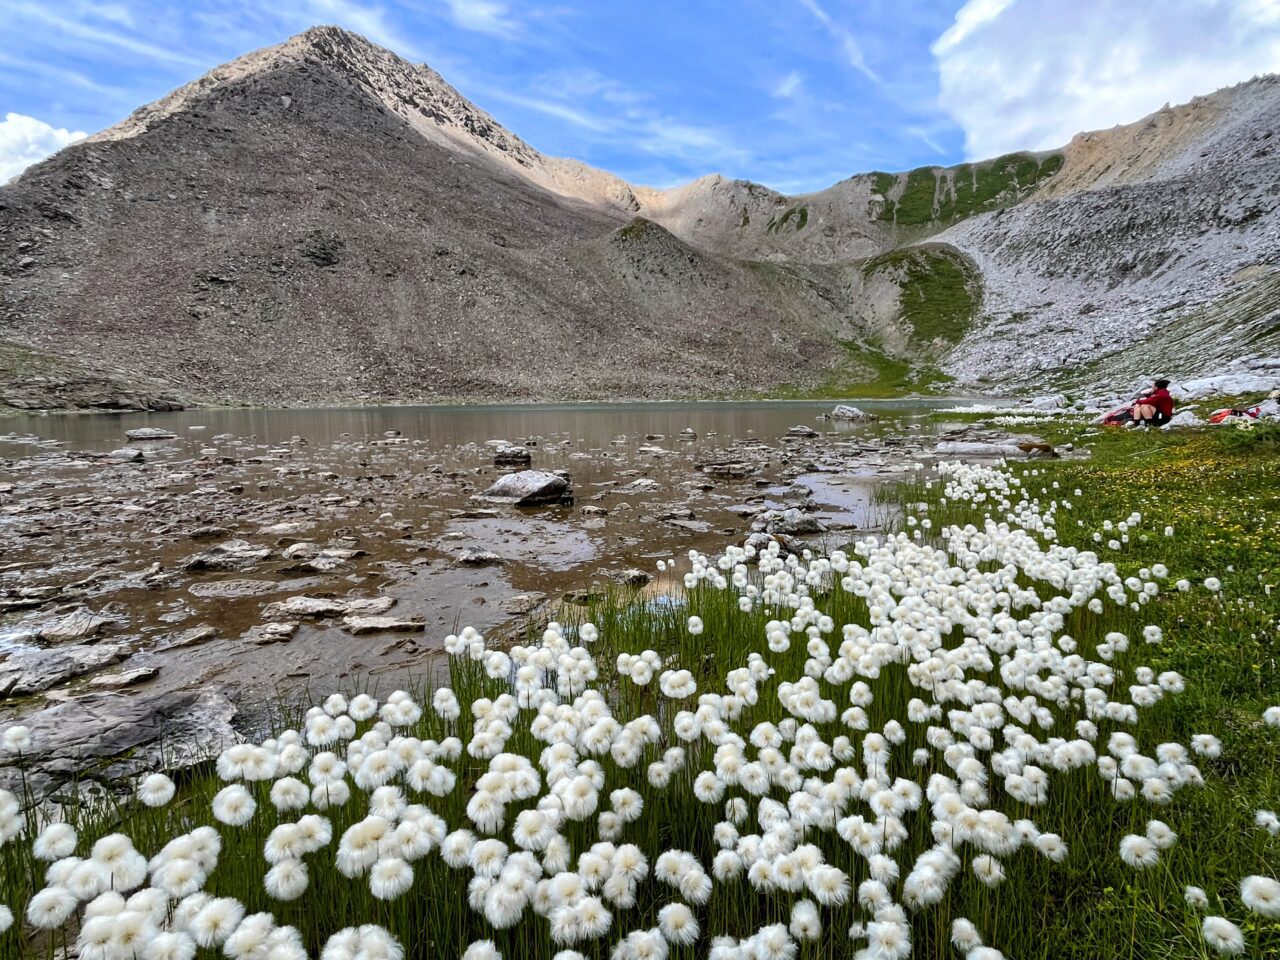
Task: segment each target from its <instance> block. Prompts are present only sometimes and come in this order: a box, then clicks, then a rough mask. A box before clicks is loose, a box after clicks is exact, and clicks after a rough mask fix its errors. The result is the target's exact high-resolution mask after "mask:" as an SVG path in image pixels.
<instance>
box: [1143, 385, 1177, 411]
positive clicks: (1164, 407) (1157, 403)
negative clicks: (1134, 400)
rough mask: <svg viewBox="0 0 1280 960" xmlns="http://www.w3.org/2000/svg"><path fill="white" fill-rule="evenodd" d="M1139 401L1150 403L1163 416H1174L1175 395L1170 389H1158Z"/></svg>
mask: <svg viewBox="0 0 1280 960" xmlns="http://www.w3.org/2000/svg"><path fill="white" fill-rule="evenodd" d="M1138 402H1139V403H1149V404H1151V406H1153V407H1155V408H1156V411H1157V412H1158V413H1160V414H1161V415H1163V416H1166V417H1172V416H1173V397H1171V396H1170V395H1169V391H1168V390H1164V389H1161V390H1157V391H1156V392H1155V393H1153V394H1152V395H1151V396H1149V397H1143V398H1142V399H1141V400H1139V401H1138Z"/></svg>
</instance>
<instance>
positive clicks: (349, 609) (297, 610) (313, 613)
mask: <svg viewBox="0 0 1280 960" xmlns="http://www.w3.org/2000/svg"><path fill="white" fill-rule="evenodd" d="M394 604H395V600H394V599H393V598H392V597H368V598H363V597H289V598H288V599H287V600H280V601H277V602H276V603H270V604H267V607H266V609H265V610H263V611H262V615H263V617H265V618H266V619H268V620H291V619H293V618H295V617H342V616H346V615H347V614H349V613H351V614H368V615H376V614H380V613H386V612H387V611H388V610H390V609H391V607H392V606H393V605H394Z"/></svg>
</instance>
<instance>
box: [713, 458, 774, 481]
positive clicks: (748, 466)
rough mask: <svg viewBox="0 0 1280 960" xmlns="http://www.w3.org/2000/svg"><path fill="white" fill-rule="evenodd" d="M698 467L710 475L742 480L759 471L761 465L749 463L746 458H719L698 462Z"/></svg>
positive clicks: (724, 478)
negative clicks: (707, 461)
mask: <svg viewBox="0 0 1280 960" xmlns="http://www.w3.org/2000/svg"><path fill="white" fill-rule="evenodd" d="M698 469H699V470H701V471H702V472H703V473H705V474H706V475H707V476H708V477H717V478H719V479H723V480H742V479H744V478H745V477H749V476H751V475H752V474H753V473H757V472H759V470H760V465H759V464H756V463H748V462H746V461H745V460H719V461H714V462H709V463H700V464H698Z"/></svg>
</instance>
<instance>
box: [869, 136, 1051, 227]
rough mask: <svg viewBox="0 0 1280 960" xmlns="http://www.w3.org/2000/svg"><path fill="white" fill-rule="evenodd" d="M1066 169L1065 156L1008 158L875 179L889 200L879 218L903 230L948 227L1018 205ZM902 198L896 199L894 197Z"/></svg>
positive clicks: (1019, 155)
mask: <svg viewBox="0 0 1280 960" xmlns="http://www.w3.org/2000/svg"><path fill="white" fill-rule="evenodd" d="M1061 167H1062V154H1060V153H1053V154H1050V155H1048V156H1046V157H1037V156H1035V155H1034V154H1030V153H1009V154H1005V155H1004V156H1002V157H996V158H995V159H994V160H984V161H982V162H981V163H962V164H960V165H958V166H954V167H917V168H916V169H914V170H910V171H908V172H907V173H899V174H896V175H895V174H891V173H881V172H876V173H872V174H870V176H871V177H873V178H874V180H873V188H874V190H875V192H876V193H878V194H879V195H880V196H882V197H883V198H884V204H883V206H882V207H881V209H880V212H879V214H878V218H879V219H880V220H886V221H889V222H890V223H893V224H895V225H897V226H901V227H919V226H926V225H929V224H937V225H939V226H946V225H949V224H952V223H955V222H957V221H959V220H964V219H965V218H967V217H971V216H973V215H974V214H978V213H985V212H987V211H989V210H996V209H999V208H1000V207H1006V206H1009V205H1010V204H1013V203H1017V202H1018V201H1019V200H1022V199H1024V198H1025V197H1027V196H1028V195H1029V194H1030V193H1031V192H1032V191H1033V190H1034V189H1035V188H1036V187H1037V186H1039V185H1040V184H1041V183H1043V182H1044V181H1045V180H1046V179H1048V178H1049V177H1051V176H1053V175H1054V174H1055V173H1057V172H1058V170H1059V169H1061ZM895 193H896V194H897V195H896V196H893V194H895Z"/></svg>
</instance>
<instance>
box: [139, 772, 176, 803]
mask: <svg viewBox="0 0 1280 960" xmlns="http://www.w3.org/2000/svg"><path fill="white" fill-rule="evenodd" d="M176 792H177V787H175V786H174V783H173V781H172V780H170V779H169V778H168V777H166V776H165V775H164V774H163V773H152V774H150V775H148V776H147V777H145V778H144V779H143V781H142V783H140V784H139V785H138V799H139V800H140V801H141V802H142V803H143V805H144V806H148V807H153V808H154V807H163V806H164V805H165V804H167V803H168V802H169V801H170V800H172V799H173V795H174V793H176Z"/></svg>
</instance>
